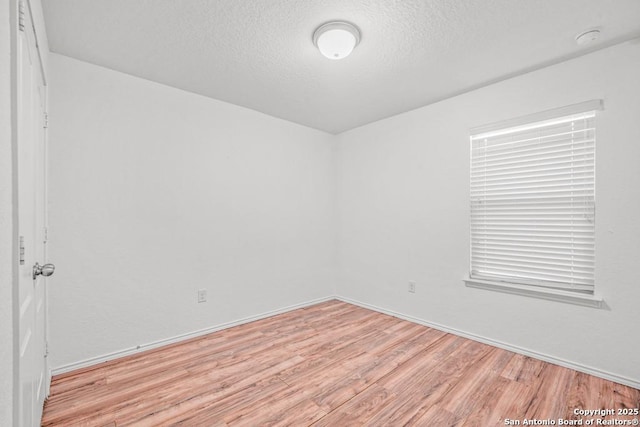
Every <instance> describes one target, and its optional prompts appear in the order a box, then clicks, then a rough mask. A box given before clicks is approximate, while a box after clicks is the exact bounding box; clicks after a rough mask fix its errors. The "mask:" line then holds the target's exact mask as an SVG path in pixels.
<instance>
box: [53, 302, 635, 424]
mask: <svg viewBox="0 0 640 427" xmlns="http://www.w3.org/2000/svg"><path fill="white" fill-rule="evenodd" d="M639 407H640V390H636V389H633V388H630V387H626V386H622V385H619V384H616V383H612V382H609V381H605V380H602V379H599V378H596V377H593V376H589V375H586V374H582V373H579V372H576V371H573V370H570V369H566V368H562V367H559V366H555V365H552V364H549V363H545V362H541V361H539V360H535V359H531V358H529V357H525V356H522V355H518V354H515V353H511V352H508V351H505V350H501V349H498V348H495V347H491V346H488V345H485V344H481V343H478V342H475V341H471V340H468V339H464V338H460V337H457V336H454V335H451V334H446V333H444V332H441V331H438V330H435V329H431V328H428V327H424V326H420V325H417V324H414V323H410V322H407V321H404V320H400V319H397V318H394V317H391V316H387V315H384V314H380V313H377V312H373V311H370V310H366V309H363V308H360V307H356V306H354V305H350V304H347V303H344V302H340V301H336V300H332V301H328V302H325V303H322V304H318V305H314V306H311V307H307V308H303V309H299V310H295V311H291V312H288V313H285V314H281V315H278V316H274V317H270V318H268V319H264V320H260V321H256V322H252V323H248V324H245V325H241V326H237V327H234V328H230V329H226V330H223V331H220V332H216V333H212V334H209V335H206V336H203V337H200V338H196V339H192V340H189V341H184V342H181V343H178V344H173V345H170V346H166V347H163V348H159V349H155V350H151V351H147V352H144V353H141V354H137V355H134V356H129V357H126V358H122V359H118V360H114V361H111V362H107V363H104V364H100V365H96V366H94V367H90V368H86V369H83V370H79V371H74V372H71V373H68V374H64V375H59V376H56V377H54V378H53V381H52V385H51V396H50V397H49V399H48V400H47V402H46V404H45V409H44V416H43V420H42V425H43V426H99V427H104V426H128V425H131V426H165V425H179V426H210V427H224V426H226V427H234V426H268V425H281V426H308V425H314V426H359V425H370V426H405V425H416V426H445V427H446V426H461V427H471V426H478V427H486V426H498V425H501V426H502V425H509V424H508V423H509V421H507V420H509V419H510V420H515V421H514V423H513V424H511V425H518V424H517V423H516V422H520V423H521V424H520V425H526V424H522V423H523V422H524V420H525V419H527V420H532V419H538V420H546V419H553V420H555V421H556V423H557V420H558V418H563V419H567V420H575V422H576V424H574V425H583V424H579V420H581V419H582V421H583V422H586V420H588V419H594V420H596V419H600V420H612V419H620V420H633V419H634V418H638V417H633V416H617V415H615V416H607V417H597V416H577V415H574V413H573V411H574V409H575V408H579V409H587V410H589V409H590V410H596V409H614V410H616V411H617V410H618V409H620V408H623V409H624V408H639ZM556 425H557V424H556ZM594 425H597V424H594ZM600 425H602V424H600ZM605 425H606V424H605Z"/></svg>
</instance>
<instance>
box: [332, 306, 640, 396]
mask: <svg viewBox="0 0 640 427" xmlns="http://www.w3.org/2000/svg"><path fill="white" fill-rule="evenodd" d="M335 299H337V300H340V301H343V302H346V303H349V304H353V305H357V306H359V307H362V308H366V309H369V310H373V311H377V312H379V313H383V314H388V315H389V316H393V317H397V318H399V319H403V320H407V321H409V322H413V323H417V324H419V325H423V326H428V327H430V328H433V329H438V330H440V331H442V332H447V333H450V334H453V335H457V336H460V337H463V338H468V339H470V340H473V341H478V342H481V343H483V344H488V345H491V346H493V347H498V348H501V349H504V350H508V351H511V352H514V353H518V354H522V355H524V356H529V357H532V358H534V359H539V360H542V361H544V362H549V363H552V364H554V365H559V366H562V367H565V368H569V369H573V370H575V371H579V372H583V373H585V374H589V375H593V376H594V377H599V378H603V379H605V380H608V381H613V382H616V383H619V384H623V385H626V386H629V387H633V388H637V389H640V381H638V380H634V379H631V378H626V377H623V376H620V375H616V374H612V373H610V372H605V371H602V370H599V369H596V368H592V367H590V366H585V365H581V364H579V363H575V362H571V361H569V360H565V359H561V358H558V357H555V356H549V355H547V354H543V353H538V352H535V351H531V350H528V349H525V348H522V347H518V346H515V345H512V344H507V343H504V342H501V341H496V340H493V339H491V338H486V337H483V336H480V335H475V334H472V333H469V332H465V331H461V330H458V329H454V328H449V327H447V326H443V325H440V324H437V323H433V322H429V321H426V320H423V319H420V318H417V317H413V316H409V315H406V314H402V313H398V312H395V311H392V310H387V309H384V308H381V307H377V306H375V305H371V304H367V303H364V302H360V301H356V300H353V299H350V298H345V297H341V296H336V297H335Z"/></svg>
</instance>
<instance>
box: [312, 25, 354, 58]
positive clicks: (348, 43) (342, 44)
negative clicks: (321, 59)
mask: <svg viewBox="0 0 640 427" xmlns="http://www.w3.org/2000/svg"><path fill="white" fill-rule="evenodd" d="M358 43H360V31H359V30H358V28H356V26H355V25H353V24H350V23H348V22H343V21H334V22H327V23H326V24H324V25H321V26H320V27H318V29H317V30H316V31H315V32H314V33H313V44H315V45H316V47H317V48H318V50H319V51H320V53H322V54H323V55H324V56H326V57H327V58H329V59H342V58H346V57H347V56H349V54H351V51H353V48H354V47H356V46H357V45H358Z"/></svg>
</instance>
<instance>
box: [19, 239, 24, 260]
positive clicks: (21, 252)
mask: <svg viewBox="0 0 640 427" xmlns="http://www.w3.org/2000/svg"><path fill="white" fill-rule="evenodd" d="M20 265H24V236H20Z"/></svg>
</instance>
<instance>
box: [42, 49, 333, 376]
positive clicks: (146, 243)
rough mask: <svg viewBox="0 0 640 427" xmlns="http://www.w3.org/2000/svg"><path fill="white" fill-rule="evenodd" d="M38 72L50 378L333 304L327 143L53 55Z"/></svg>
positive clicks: (315, 134)
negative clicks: (42, 96) (46, 91)
mask: <svg viewBox="0 0 640 427" xmlns="http://www.w3.org/2000/svg"><path fill="white" fill-rule="evenodd" d="M50 68H51V70H50V71H51V72H50V74H51V76H50V78H51V88H50V119H51V120H50V128H49V130H50V134H49V140H50V182H49V185H50V260H51V262H54V263H55V264H56V273H55V276H53V277H52V279H51V280H49V284H50V288H49V295H50V329H51V335H50V343H51V360H52V366H53V367H54V368H60V367H64V366H65V365H67V364H71V363H76V362H80V361H83V360H86V359H89V358H92V357H99V356H101V355H105V354H108V353H111V352H116V351H121V350H127V349H130V348H131V347H135V346H137V345H143V344H147V343H150V342H155V341H158V340H162V339H166V338H170V337H174V336H177V335H180V334H184V333H189V332H192V331H196V330H199V329H203V328H208V327H212V326H215V325H220V324H223V323H225V322H231V321H235V320H238V319H242V318H245V317H248V316H254V315H257V314H260V313H265V312H268V311H271V310H277V309H281V308H284V307H287V306H290V305H295V304H300V303H305V302H308V301H312V300H314V299H318V298H325V297H327V296H329V295H331V294H332V293H333V282H334V280H333V274H334V268H333V267H334V263H333V256H334V250H333V248H334V238H333V235H332V232H333V231H334V230H335V226H334V224H333V221H334V215H333V211H332V210H333V206H334V200H333V197H334V194H335V192H334V191H333V186H334V181H333V177H334V176H335V174H334V173H333V167H334V159H333V154H334V150H333V144H332V136H331V135H329V134H325V133H322V132H319V131H316V130H311V129H308V128H305V127H302V126H299V125H295V124H292V123H290V122H286V121H283V120H280V119H275V118H272V117H269V116H266V115H264V114H260V113H257V112H254V111H251V110H248V109H244V108H241V107H237V106H233V105H230V104H226V103H223V102H219V101H215V100H212V99H208V98H205V97H201V96H198V95H194V94H191V93H187V92H183V91H180V90H176V89H173V88H169V87H166V86H163V85H159V84H156V83H152V82H149V81H146V80H142V79H139V78H135V77H131V76H128V75H125V74H121V73H117V72H114V71H111V70H108V69H105V68H100V67H97V66H94V65H90V64H87V63H84V62H80V61H76V60H73V59H70V58H67V57H64V56H60V55H55V54H52V55H51V58H50ZM212 78H215V76H212ZM200 288H203V289H206V290H207V291H208V301H207V302H206V303H202V304H198V303H197V301H196V293H197V290H198V289H200Z"/></svg>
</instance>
